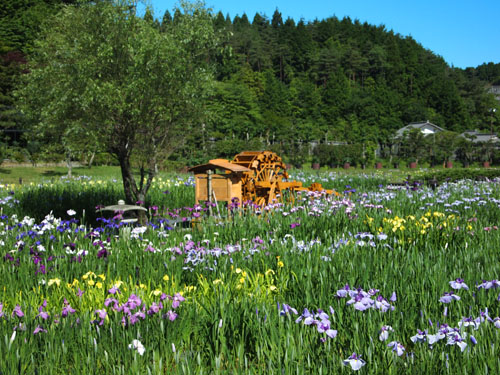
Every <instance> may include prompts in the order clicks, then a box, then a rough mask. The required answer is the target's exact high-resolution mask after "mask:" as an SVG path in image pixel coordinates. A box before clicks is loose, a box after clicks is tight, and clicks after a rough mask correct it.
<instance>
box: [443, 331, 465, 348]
mask: <svg viewBox="0 0 500 375" xmlns="http://www.w3.org/2000/svg"><path fill="white" fill-rule="evenodd" d="M446 344H447V345H457V346H458V347H459V348H460V350H461V351H462V352H463V351H464V350H465V348H466V347H467V343H466V342H465V340H464V339H463V338H462V336H460V335H459V334H458V333H455V334H450V335H448V342H447V343H446Z"/></svg>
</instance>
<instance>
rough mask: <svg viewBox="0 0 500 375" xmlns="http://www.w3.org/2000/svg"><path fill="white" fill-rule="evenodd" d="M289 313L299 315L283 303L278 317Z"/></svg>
mask: <svg viewBox="0 0 500 375" xmlns="http://www.w3.org/2000/svg"><path fill="white" fill-rule="evenodd" d="M290 313H293V314H295V315H298V314H299V313H298V312H297V310H296V309H294V308H293V307H291V306H290V305H287V304H286V303H284V304H283V307H282V309H281V311H280V315H287V314H290Z"/></svg>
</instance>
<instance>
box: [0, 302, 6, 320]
mask: <svg viewBox="0 0 500 375" xmlns="http://www.w3.org/2000/svg"><path fill="white" fill-rule="evenodd" d="M4 315H5V313H4V312H3V303H2V302H0V318H2V317H3V316H4Z"/></svg>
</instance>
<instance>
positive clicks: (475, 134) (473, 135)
mask: <svg viewBox="0 0 500 375" xmlns="http://www.w3.org/2000/svg"><path fill="white" fill-rule="evenodd" d="M460 136H461V137H466V138H469V139H471V141H472V142H474V143H479V142H493V143H497V142H499V139H498V136H497V135H496V134H495V133H493V134H491V133H481V132H479V131H477V130H468V131H466V132H463V133H462V134H460Z"/></svg>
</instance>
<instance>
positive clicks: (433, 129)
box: [395, 121, 444, 138]
mask: <svg viewBox="0 0 500 375" xmlns="http://www.w3.org/2000/svg"><path fill="white" fill-rule="evenodd" d="M413 129H420V131H422V133H424V134H433V133H439V132H442V131H444V129H443V128H440V127H439V126H437V125H434V124H433V123H432V122H429V121H426V122H412V123H410V124H408V125H406V126H405V127H402V128H401V129H399V130H398V131H397V132H396V135H395V138H401V137H403V134H404V133H405V132H409V131H411V130H413Z"/></svg>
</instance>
